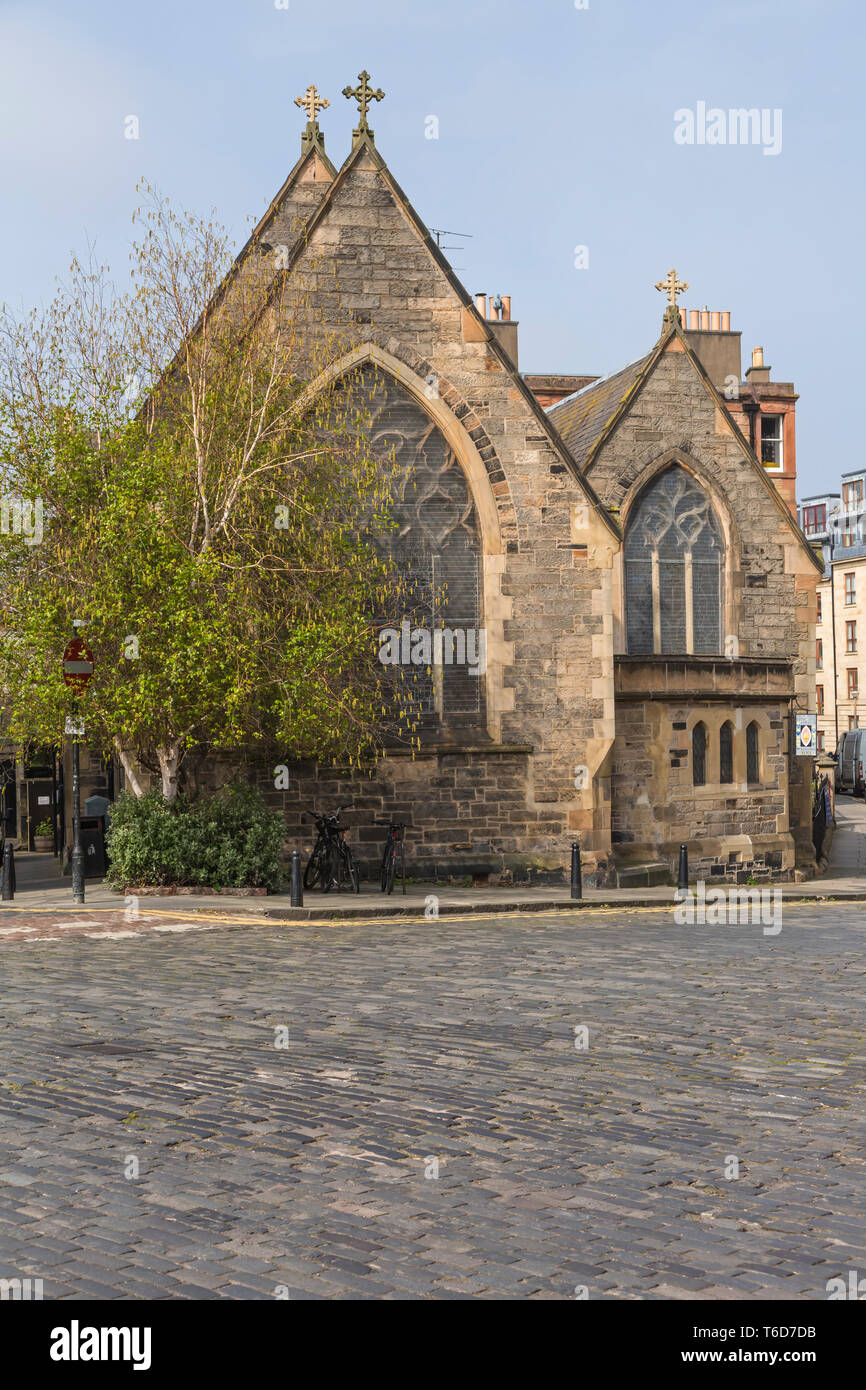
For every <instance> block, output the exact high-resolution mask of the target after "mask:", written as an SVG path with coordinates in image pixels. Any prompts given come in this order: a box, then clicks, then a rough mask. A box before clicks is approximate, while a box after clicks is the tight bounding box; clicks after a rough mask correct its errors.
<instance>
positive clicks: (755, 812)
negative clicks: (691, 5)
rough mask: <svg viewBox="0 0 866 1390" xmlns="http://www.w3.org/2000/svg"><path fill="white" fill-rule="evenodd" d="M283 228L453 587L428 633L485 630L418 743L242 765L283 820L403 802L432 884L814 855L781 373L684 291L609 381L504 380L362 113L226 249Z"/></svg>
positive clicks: (365, 813)
mask: <svg viewBox="0 0 866 1390" xmlns="http://www.w3.org/2000/svg"><path fill="white" fill-rule="evenodd" d="M273 248H279V251H280V254H281V257H282V261H281V264H282V266H283V267H284V268H285V267H288V273H289V276H290V277H291V278H292V279H293V281H294V282H295V283H296V285H297V288H298V291H299V293H298V298H297V302H299V303H305V304H309V305H310V306H312V309H311V311H314V312H315V315H316V322H317V324H320V323H321V322H322V319H323V318H324V320H325V321H327V322H330V323H332V324H333V326H334V329H335V330H337V331H339V328H340V326H341V325H342V324H345V323H347V322H349V321H350V322H351V324H352V329H353V346H352V347H351V348H350V349H349V350H348V351H347V353H346V354H345V355H344V356H343V357H342V358H339V359H338V360H336V361H335V362H334V363H333V366H332V368H331V370H330V371H329V372H328V374H327V376H328V379H333V378H338V379H341V378H342V377H346V378H350V377H351V376H352V375H353V374H364V373H367V374H370V373H375V374H376V377H375V379H376V381H377V382H378V383H379V384H378V385H377V387H376V392H377V394H376V398H375V402H374V408H373V410H372V417H373V423H372V429H373V431H374V438H375V439H376V440H377V441H378V440H380V439H381V441H382V446H383V449H385V450H386V451H388V452H389V453H391V452H396V455H397V457H398V458H399V460H400V463H401V466H402V468H403V470H404V473H405V477H406V479H407V486H406V489H405V491H404V493H403V497H402V501H401V507H402V514H401V527H400V541H399V544H401V545H403V546H404V550H403V551H402V552H401V559H402V561H403V562H404V563H405V564H406V566H407V567H408V568H409V569H410V570H411V572H412V573H413V575H416V576H421V578H422V579H424V580H425V581H426V582H428V583H429V586H430V590H431V592H433V591H435V589H436V586H437V581H442V580H443V579H444V580H445V581H446V582H447V589H448V595H449V598H448V608H447V612H444V613H443V612H442V611H440V610H439V609H438V608H437V607H436V604H435V600H434V601H433V602H432V605H431V612H430V614H429V619H430V622H431V625H434V626H435V624H436V623H437V622H439V621H440V620H443V619H444V620H447V623H448V625H449V626H450V627H452V628H454V627H460V628H463V629H466V630H467V631H473V630H474V631H478V632H483V634H484V639H485V644H486V663H485V665H484V669H483V672H481V671H480V670H479V669H476V671H475V672H471V671H469V670H468V669H466V666H468V663H466V665H465V666H464V667H463V668H461V667H460V663H459V662H458V663H455V664H454V665H444V666H442V667H434V671H433V674H432V675H431V677H430V681H429V686H428V687H427V688H426V689H425V690H424V691H423V721H422V725H423V727H422V740H421V748H420V752H414V753H411V752H410V751H408V750H405V749H400V748H393V749H390V750H389V752H388V756H387V757H386V758H385V759H383V760H381V761H380V762H379V763H378V764H377V766H376V767H375V769H372V770H367V771H365V772H364V773H362V774H358V773H355V774H352V773H351V772H348V771H340V770H339V769H332V768H326V767H322V766H314V765H311V764H295V765H292V766H291V768H290V785H289V787H288V789H286V790H282V791H280V792H277V791H275V790H274V782H273V764H274V762H281V761H283V759H282V758H281V757H280V754H279V750H275V752H274V754H273V756H272V757H271V759H270V761H269V763H268V764H265V763H264V762H263V763H262V764H261V765H260V766H258V767H256V768H254V769H252V771H253V774H254V775H255V776H256V778H257V779H258V780H260V782H261V785H262V786H263V787H264V788H265V789H266V790H267V791H268V793H269V795H270V796H271V798H272V799H273V801H274V804H278V805H280V806H282V808H283V810H284V814H285V817H286V822H287V831H288V836H289V838H290V840H291V841H292V842H293V843H298V844H303V843H305V842H308V840H309V834H310V830H309V825H308V824H307V825H306V826H305V825H304V824H303V823H302V818H301V813H302V812H303V811H305V810H307V809H308V808H309V807H310V806H312V805H315V806H317V807H333V806H335V805H337V804H343V803H348V804H350V805H351V807H352V810H351V811H350V812H349V813H348V814H347V821H348V823H349V824H350V825H352V826H353V827H354V829H353V840H354V842H355V843H356V844H357V845H359V846H360V849H361V855H360V857H361V859H362V861H363V860H366V862H367V864H368V865H372V863H373V860H374V857H375V856H376V855H377V854H378V852H379V846H380V844H381V831H380V830H378V829H376V828H375V827H374V826H373V821H374V820H375V819H377V818H378V817H379V816H381V815H382V813H383V812H394V813H397V814H402V816H403V817H404V818H405V819H406V820H407V821H408V822H409V823H410V825H411V829H410V830H409V832H408V837H407V843H408V855H409V860H410V863H411V865H412V866H413V867H414V868H415V870H416V871H420V872H421V873H423V874H425V875H426V874H435V875H438V876H443V875H468V874H472V875H473V876H478V877H481V876H484V875H488V874H489V875H498V876H500V877H501V878H503V879H506V880H507V879H509V878H513V879H515V880H524V881H525V880H530V881H533V880H542V879H545V878H548V877H551V878H556V877H561V876H562V874H563V872H565V871H566V868H567V862H568V853H569V846H570V844H571V842H572V840H574V839H579V841H580V843H581V847H582V851H583V857H584V867H585V872H586V873H587V875H588V877H589V878H590V879H591V880H592V881H596V882H598V883H614V882H623V883H636V884H639V883H642V882H648V881H661V880H663V879H664V878H666V877H667V876H669V875H670V873H671V872H672V870H673V869H674V866H675V863H676V858H677V854H678V850H679V845H680V843H681V842H683V841H687V842H688V843H689V846H690V859H691V865H692V869H693V872H696V873H698V874H699V875H700V876H706V877H709V876H710V874H713V875H716V876H717V877H719V878H723V877H730V876H734V877H737V876H738V877H740V879H743V878H745V877H746V876H747V875H750V874H755V875H756V876H758V877H761V876H767V875H776V876H791V875H792V874H793V873H794V872H795V870H799V871H801V872H805V873H808V872H809V871H810V870H812V869H813V868H814V863H815V857H814V851H813V849H812V843H811V807H810V789H809V771H810V764H809V762H808V760H805V759H795V758H793V757H792V756H790V744H791V739H790V722H791V716H792V711H793V710H794V709H795V708H802V709H805V708H811V701H812V699H813V691H814V679H815V677H814V652H815V648H814V642H815V626H814V625H815V586H816V583H817V581H818V579H819V576H820V563H819V562H818V560H817V559H816V556H815V554H814V552H813V550H812V549H811V548H810V547H809V545H808V544H807V542H806V540H805V538H804V537H803V535H802V533H801V531H800V530H799V528H798V526H797V523H796V520H795V519H794V517H793V516H792V510H791V509H792V506H793V482H792V478H793V468H794V444H793V408H794V401H795V399H796V397H795V396H794V393H793V387H789V386H787V385H784V384H783V385H782V386H773V385H772V383H770V381H769V369H766V368H763V366H762V362H761V361H760V360H756V361H755V362H754V363H753V367H752V369H750V371H751V375H750V374H749V373H747V374H746V378H745V380H743V381H741V380H740V370H739V335H738V334H731V332H730V329H729V327H727V328H726V329H724V330H723V329H722V327H721V323H720V324H719V327H718V332H716V333H715V335H714V329H713V326H712V325H713V320H712V318H710V319H709V322H708V323H707V326H706V328H705V329H704V328H703V327H702V323H701V319H700V317H699V320H698V324H697V326H696V327H695V326H694V325H693V327H692V329H690V330H688V331H684V329H683V326H682V321H681V317H680V313H679V311H678V309H677V308H676V307H675V295H672V303H671V304H670V305H669V307H668V309H667V311H666V313H665V315H664V320H663V324H662V330H661V334H660V336H659V338H658V341H657V342H656V343H655V344H654V345H648V351H647V353H646V355H645V356H644V357H642V358H641V359H640V360H639V361H638V362H635V363H632V364H631V365H629V366H627V367H625V368H624V369H623V370H622V371H621V372H618V373H616V374H615V375H613V376H611V377H609V378H607V379H605V380H599V379H598V378H597V377H594V376H592V375H591V374H571V375H569V374H561V375H548V376H540V375H529V376H526V377H524V376H522V375H521V373H520V371H519V370H518V362H517V325H516V323H515V321H514V320H513V319H512V318H511V315H510V304H509V302H508V301H507V300H504V299H503V300H500V299H499V298H498V297H497V298H496V299H495V300H491V301H489V302H488V300H487V298H486V296H484V295H479V296H477V297H476V298H475V299H473V297H472V296H470V295H469V294H468V293H467V291H466V290H465V289H464V288H463V286H462V285H461V284H460V282H459V281H458V279H457V278H456V276H455V274H454V272H453V271H452V269H451V267H450V266H449V264H448V262H447V260H446V258H445V257H444V256H443V254H442V252H441V250H440V249H439V247H438V246H437V244H436V242H435V240H434V239H433V238H432V237H431V235H430V233H429V231H428V229H427V228H426V227H425V225H424V223H423V222H422V220H421V218H420V217H419V215H418V214H417V213H416V211H415V210H414V208H413V207H412V205H411V204H410V203H409V201H408V199H407V198H406V196H405V194H404V193H403V192H402V190H401V189H400V187H399V186H398V184H397V183H396V181H395V179H394V177H393V175H392V174H391V172H390V171H389V169H388V167H387V165H386V164H385V162H384V160H383V159H382V157H381V155H380V154H379V152H378V149H377V147H376V144H375V141H374V137H373V132H372V131H371V130H370V129H369V127H368V125H367V122H366V119H365V114H364V112H362V114H361V119H360V122H359V125H358V128H357V129H356V131H355V133H354V139H353V145H352V149H351V152H350V153H349V155H348V157H347V159H346V160H345V162H344V163H343V165H342V167H341V168H340V169H339V170H338V169H337V168H336V167H335V166H334V165H333V164H332V162H331V161H330V159H329V157H328V155H327V154H326V152H325V146H324V139H323V137H322V134H321V132H320V130H319V126H318V124H317V122H316V121H315V120H312V121H310V122H309V123H308V125H307V129H306V131H305V133H304V136H303V140H302V152H301V157H300V159H299V161H298V163H297V164H296V165H295V167H294V169H293V170H292V172H291V174H290V175H289V178H288V179H287V181H286V183H285V184H284V185H283V187H282V188H281V190H280V191H279V193H278V194H277V196H276V198H275V199H274V201H273V202H272V204H271V206H270V208H269V209H268V212H267V213H266V215H265V216H264V218H263V219H262V220H261V222H260V223H259V225H258V227H257V228H256V229H255V231H254V233H253V235H252V238H251V240H250V242H249V243H248V245H247V247H245V248H244V251H243V252H242V253H241V258H243V257H244V256H248V255H254V254H261V253H262V252H264V253H268V254H269V253H270V252H271V251H272V250H273ZM312 331H313V330H312V329H311V332H312ZM317 331H318V330H317ZM732 376H733V377H734V378H735V381H734V383H733V385H735V386H736V388H737V389H736V391H731V390H730V389H728V390H727V391H726V390H725V388H726V386H727V388H730V387H731V385H732V383H731V381H730V380H729V378H730V377H732ZM316 385H317V383H316V382H315V381H313V382H312V383H311V388H310V389H311V391H312V392H315V389H316ZM750 412H751V413H750ZM771 416H772V417H773V420H772V421H771V423H770V424H769V425H766V426H765V425H764V424H763V421H764V419H765V418H768V417H771ZM744 426H745V428H744ZM750 439H751V441H752V442H751V443H750ZM765 444H766V448H765V447H764V445H765ZM777 445H778V447H776V446H777ZM762 453H763V456H764V459H765V461H768V456H771V457H770V458H769V461H770V464H771V467H772V469H773V470H774V472H775V474H776V477H775V479H774V477H773V476H772V474H771V473H770V472H768V469H767V468H766V467H764V466H762V462H761V461H760V456H761V454H762ZM775 481H778V483H779V487H778V488H777V486H775V485H774V482H775Z"/></svg>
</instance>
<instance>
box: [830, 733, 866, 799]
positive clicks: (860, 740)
mask: <svg viewBox="0 0 866 1390" xmlns="http://www.w3.org/2000/svg"><path fill="white" fill-rule="evenodd" d="M864 773H866V729H849V730H848V732H847V733H846V734H843V735H842V741H841V743H840V744H839V749H838V755H837V761H836V789H837V791H843V792H850V793H851V795H852V796H863V795H864V793H866V777H864Z"/></svg>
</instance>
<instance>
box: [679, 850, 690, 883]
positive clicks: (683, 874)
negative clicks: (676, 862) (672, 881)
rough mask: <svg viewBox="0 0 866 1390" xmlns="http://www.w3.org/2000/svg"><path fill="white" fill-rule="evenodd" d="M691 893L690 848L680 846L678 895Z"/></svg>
mask: <svg viewBox="0 0 866 1390" xmlns="http://www.w3.org/2000/svg"><path fill="white" fill-rule="evenodd" d="M688 891H689V847H688V845H680V881H679V883H678V884H677V892H678V893H688Z"/></svg>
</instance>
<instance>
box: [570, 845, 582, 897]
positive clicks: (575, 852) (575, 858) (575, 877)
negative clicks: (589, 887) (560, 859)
mask: <svg viewBox="0 0 866 1390" xmlns="http://www.w3.org/2000/svg"><path fill="white" fill-rule="evenodd" d="M571 896H572V897H573V898H582V897H583V883H582V881H581V877H580V845H579V844H578V842H577V840H575V841H574V843H573V844H572V846H571Z"/></svg>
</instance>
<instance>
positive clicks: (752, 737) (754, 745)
mask: <svg viewBox="0 0 866 1390" xmlns="http://www.w3.org/2000/svg"><path fill="white" fill-rule="evenodd" d="M760 780H761V770H760V762H759V758H758V726H757V724H754V723H753V724H750V725H749V727H748V728H747V730H746V781H747V782H760Z"/></svg>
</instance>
